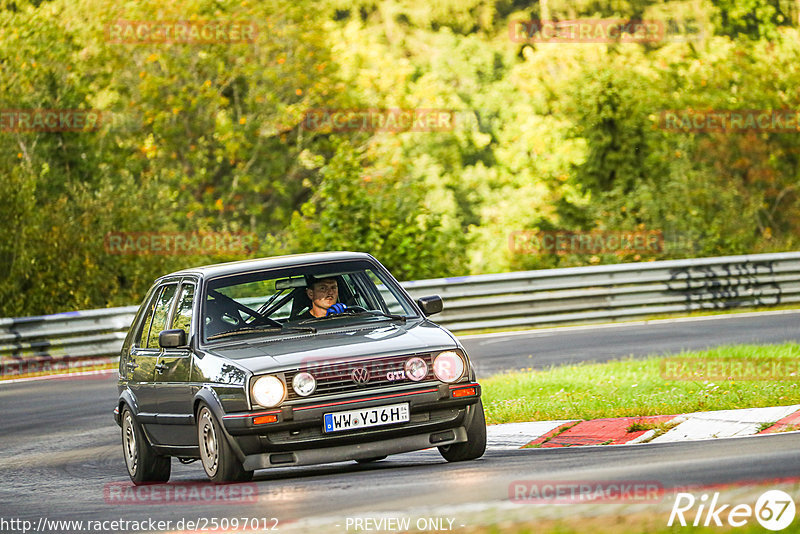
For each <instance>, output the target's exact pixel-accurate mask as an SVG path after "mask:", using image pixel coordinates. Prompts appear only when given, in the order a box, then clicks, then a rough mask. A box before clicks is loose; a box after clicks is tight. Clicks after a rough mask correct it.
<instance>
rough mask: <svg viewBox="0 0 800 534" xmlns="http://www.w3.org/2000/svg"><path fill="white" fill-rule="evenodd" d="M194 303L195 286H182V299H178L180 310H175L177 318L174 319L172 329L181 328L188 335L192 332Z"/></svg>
mask: <svg viewBox="0 0 800 534" xmlns="http://www.w3.org/2000/svg"><path fill="white" fill-rule="evenodd" d="M193 303H194V284H183V285H182V286H181V294H180V297H178V309H177V310H175V318H174V319H172V326H171V327H170V328H173V329H176V328H180V329H182V330H183V331H184V332H186V333H187V334H188V333H189V332H190V325H191V324H192V304H193Z"/></svg>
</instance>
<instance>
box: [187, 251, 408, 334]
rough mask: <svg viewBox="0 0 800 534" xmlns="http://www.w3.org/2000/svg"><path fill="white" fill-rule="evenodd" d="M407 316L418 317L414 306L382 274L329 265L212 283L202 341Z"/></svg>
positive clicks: (358, 265)
mask: <svg viewBox="0 0 800 534" xmlns="http://www.w3.org/2000/svg"><path fill="white" fill-rule="evenodd" d="M329 308H332V309H331V313H328V309H329ZM334 311H336V312H337V313H335V314H334V313H333V312H334ZM411 317H418V315H417V312H416V311H415V309H414V307H413V305H412V304H411V302H409V300H408V298H407V297H406V296H405V295H404V294H403V292H402V291H401V290H400V289H399V288H398V285H397V282H396V281H395V280H394V279H393V278H392V277H391V276H389V275H387V274H385V273H384V272H383V271H382V270H381V269H379V268H377V267H376V266H374V265H373V264H371V263H369V262H366V261H355V262H353V261H351V262H340V263H329V264H324V265H309V266H302V267H294V268H292V269H278V270H275V269H272V270H268V271H257V272H250V273H240V274H236V275H229V276H224V277H219V278H214V279H212V280H210V281H209V282H208V283H207V286H206V291H205V301H204V303H203V318H204V321H203V335H202V337H203V340H204V341H210V342H214V341H217V340H222V339H228V340H233V339H238V338H244V337H246V336H253V335H260V336H275V335H282V334H289V333H290V334H297V333H298V332H301V333H302V332H308V333H313V332H316V331H317V330H319V329H325V328H334V327H336V328H339V327H342V326H345V325H349V324H355V323H363V322H378V321H390V320H392V321H405V320H406V318H411Z"/></svg>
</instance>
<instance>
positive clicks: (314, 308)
mask: <svg viewBox="0 0 800 534" xmlns="http://www.w3.org/2000/svg"><path fill="white" fill-rule="evenodd" d="M306 295H308V299H309V300H310V301H311V308H310V309H309V310H306V311H305V312H303V313H301V314H300V315H299V316H298V317H297V318H298V319H313V318H319V317H325V316H326V315H334V314H337V313H342V312H343V311H344V310H345V309H347V305H346V304H344V303H342V302H338V301H339V283H338V282H337V281H336V278H315V279H312V280H311V281H310V282H309V284H308V285H307V286H306Z"/></svg>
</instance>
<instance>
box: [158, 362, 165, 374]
mask: <svg viewBox="0 0 800 534" xmlns="http://www.w3.org/2000/svg"><path fill="white" fill-rule="evenodd" d="M166 370H167V366H166V365H164V364H163V363H159V364H158V365H156V371H158V372H159V374H160V373H163V372H164V371H166Z"/></svg>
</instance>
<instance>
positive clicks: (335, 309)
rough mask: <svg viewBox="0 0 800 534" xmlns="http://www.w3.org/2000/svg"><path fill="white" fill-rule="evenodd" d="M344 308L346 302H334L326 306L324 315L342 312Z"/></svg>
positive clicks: (345, 307)
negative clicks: (326, 311)
mask: <svg viewBox="0 0 800 534" xmlns="http://www.w3.org/2000/svg"><path fill="white" fill-rule="evenodd" d="M346 309H347V304H344V303H343V302H337V303H336V304H334V305H333V306H331V307H330V308H328V313H326V314H325V315H326V316H328V315H335V314H337V313H342V312H343V311H344V310H346Z"/></svg>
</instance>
